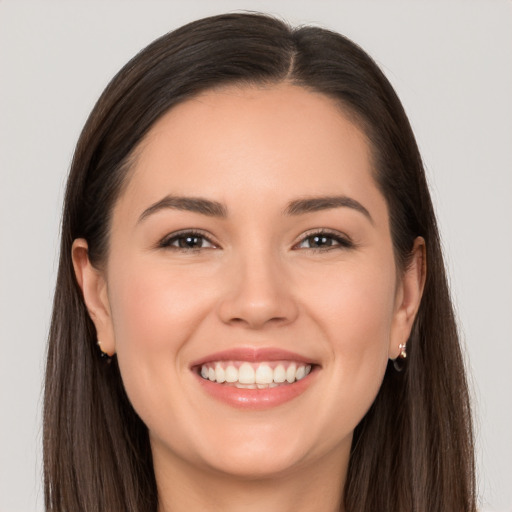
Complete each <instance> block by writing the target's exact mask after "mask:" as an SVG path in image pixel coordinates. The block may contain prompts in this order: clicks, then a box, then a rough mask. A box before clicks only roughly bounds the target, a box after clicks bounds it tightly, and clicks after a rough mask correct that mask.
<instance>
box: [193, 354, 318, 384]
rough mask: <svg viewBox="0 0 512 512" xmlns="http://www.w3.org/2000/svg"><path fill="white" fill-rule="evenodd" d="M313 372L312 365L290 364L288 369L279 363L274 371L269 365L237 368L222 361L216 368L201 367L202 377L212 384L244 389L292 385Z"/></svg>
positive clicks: (235, 365)
mask: <svg viewBox="0 0 512 512" xmlns="http://www.w3.org/2000/svg"><path fill="white" fill-rule="evenodd" d="M310 372H311V365H299V366H297V364H296V363H290V364H289V365H288V367H287V368H285V364H283V363H279V364H278V365H277V366H276V367H275V368H274V369H272V367H271V365H270V364H269V363H260V364H257V363H248V362H243V363H241V364H240V366H239V367H238V368H237V363H230V364H228V365H227V366H225V365H223V364H222V362H221V361H219V362H217V363H216V364H215V366H213V365H208V364H204V365H202V366H201V370H200V373H201V377H203V379H207V380H210V381H212V382H218V383H219V384H222V383H223V382H226V383H228V384H234V385H235V386H236V387H239V388H244V389H267V388H272V387H276V386H278V385H280V384H285V383H288V384H292V383H293V382H296V381H299V380H301V379H303V378H304V377H306V375H308V374H309V373H310Z"/></svg>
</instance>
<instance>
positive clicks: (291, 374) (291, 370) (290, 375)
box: [286, 363, 297, 384]
mask: <svg viewBox="0 0 512 512" xmlns="http://www.w3.org/2000/svg"><path fill="white" fill-rule="evenodd" d="M296 371H297V367H296V366H295V363H292V364H291V365H290V366H288V369H287V370H286V380H287V381H288V382H289V383H290V384H291V383H292V382H294V381H295V373H296Z"/></svg>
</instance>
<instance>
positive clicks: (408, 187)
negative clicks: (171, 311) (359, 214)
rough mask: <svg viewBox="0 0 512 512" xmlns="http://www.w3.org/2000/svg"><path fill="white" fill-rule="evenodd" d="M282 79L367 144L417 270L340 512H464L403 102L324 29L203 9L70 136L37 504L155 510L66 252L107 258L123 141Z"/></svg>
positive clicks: (447, 322) (444, 328)
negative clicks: (398, 348) (85, 248)
mask: <svg viewBox="0 0 512 512" xmlns="http://www.w3.org/2000/svg"><path fill="white" fill-rule="evenodd" d="M283 81H287V82H289V83H293V84H296V85H299V86H302V87H305V88H307V89H309V90H314V91H317V92H321V93H324V94H326V95H328V96H330V97H332V98H335V99H336V100H337V101H338V102H339V103H340V104H341V105H342V106H343V108H344V110H345V111H347V112H349V113H351V114H352V116H353V118H354V119H356V120H357V122H358V123H360V125H361V126H362V127H363V129H364V131H365V133H366V135H367V136H368V138H369V140H370V141H371V146H372V151H373V157H374V167H375V179H376V182H377V184H378V186H379V187H380V190H381V191H382V193H383V195H384V196H385V198H386V200H387V203H388V207H389V212H390V224H391V231H392V238H393V243H394V248H395V254H396V261H397V266H398V267H399V269H402V270H403V269H404V268H405V266H406V265H407V262H408V256H409V254H410V251H411V248H412V245H413V242H414V240H415V238H416V237H417V236H422V237H423V238H424V239H425V241H426V259H427V262H428V273H427V279H426V284H425V290H424V294H423V299H422V301H421V305H420V309H419V312H418V315H417V318H416V322H415V325H414V328H413V332H412V335H411V339H410V340H409V343H408V351H409V355H408V358H407V364H406V366H405V368H404V370H403V371H402V372H400V373H398V372H396V371H395V370H394V368H393V367H392V365H391V364H390V365H389V367H388V368H387V371H386V374H385V377H384V381H383V384H382V387H381V389H380V392H379V394H378V396H377V398H376V400H375V402H374V404H373V405H372V407H371V408H370V410H369V411H368V413H367V414H366V415H365V417H364V418H363V420H362V421H361V422H360V424H359V425H358V426H357V428H356V430H355V433H354V438H353V446H352V453H351V458H350V462H349V470H348V477H347V482H346V486H345V489H344V502H345V506H346V510H347V512H369V511H374V512H406V511H407V512H412V511H416V512H427V511H428V512H436V511H437V512H446V511H450V512H459V511H460V512H462V511H467V512H474V511H475V509H476V507H475V477H474V462H473V444H472V427H471V415H470V406H469V399H468V389H467V384H466V379H465V372H464V364H463V358H462V354H461V350H460V346H459V341H458V336H457V329H456V324H455V320H454V314H453V308H452V304H451V301H450V295H449V289H448V286H447V280H446V276H445V270H444V264H443V259H442V254H441V247H440V241H439V235H438V229H437V226H436V220H435V216H434V211H433V207H432V203H431V199H430V195H429V192H428V187H427V183H426V179H425V175H424V170H423V165H422V161H421V157H420V154H419V152H418V148H417V145H416V142H415V138H414V135H413V133H412V130H411V127H410V125H409V122H408V120H407V117H406V115H405V113H404V110H403V108H402V105H401V103H400V101H399V99H398V98H397V96H396V94H395V92H394V91H393V89H392V87H391V85H390V84H389V82H388V81H387V79H386V78H385V77H384V75H383V73H382V72H381V71H380V70H379V68H378V67H377V65H376V64H375V63H374V62H373V61H372V59H371V58H370V57H369V56H368V55H367V54H366V53H365V52H364V51H363V50H361V49H360V48H359V47H358V46H357V45H355V44H354V43H353V42H351V41H349V40H348V39H346V38H345V37H343V36H341V35H339V34H336V33H334V32H330V31H328V30H325V29H321V28H315V27H299V28H296V29H292V28H290V27H289V26H287V25H286V24H285V23H283V22H281V21H279V20H276V19H274V18H271V17H268V16H263V15H259V14H249V13H244V14H227V15H220V16H215V17H211V18H206V19H202V20H199V21H196V22H193V23H190V24H188V25H186V26H184V27H181V28H179V29H178V30H175V31H174V32H171V33H169V34H167V35H165V36H163V37H161V38H160V39H157V40H156V41H155V42H153V43H152V44H150V45H149V46H148V47H147V48H145V49H144V50H143V51H141V52H140V53H139V54H138V55H137V56H135V57H134V58H133V59H132V60H131V61H130V62H129V63H128V64H127V65H126V66H124V68H123V69H122V70H121V71H120V72H119V73H118V74H117V75H116V76H115V77H114V79H113V80H112V81H111V83H110V84H109V85H108V87H107V88H106V90H105V92H104V93H103V95H102V96H101V98H100V99H99V101H98V102H97V104H96V106H95V107H94V109H93V111H92V113H91V115H90V117H89V119H88V121H87V123H86V125H85V127H84V129H83V132H82V134H81V136H80V139H79V141H78V144H77V147H76V151H75V155H74V158H73V162H72V166H71V171H70V175H69V180H68V184H67V190H66V196H65V204H64V213H63V222H62V243H61V252H60V265H59V271H58V277H57V285H56V291H55V298H54V308H53V317H52V323H51V329H50V335H49V348H48V362H47V369H46V384H45V399H44V474H45V500H46V501H45V502H46V509H47V510H48V511H52V512H63V511H67V512H69V511H73V512H78V511H87V512H92V511H127V512H128V511H129V512H144V511H152V512H155V511H156V509H157V505H158V496H157V490H156V484H155V477H154V473H153V466H152V458H151V450H150V445H149V438H148V433H147V429H146V427H145V425H144V424H143V423H142V421H141V420H140V418H139V417H138V416H137V414H136V413H135V411H134V410H133V408H132V406H131V405H130V402H129V401H128V398H127V396H126V394H125V391H124V388H123V384H122V381H121V377H120V373H119V368H118V365H117V362H116V359H115V357H114V358H113V360H112V362H111V364H105V362H104V361H102V360H101V359H100V358H99V354H98V350H97V347H96V336H95V328H94V325H93V323H92V321H91V319H90V318H89V316H88V313H87V310H86V307H85V305H84V302H83V298H82V294H81V291H80V288H79V286H78V284H77V282H76V279H75V275H74V272H73V265H72V260H71V246H72V243H73V240H74V239H76V238H85V239H86V240H87V242H88V245H89V257H90V259H91V261H92V262H93V264H95V265H98V266H99V265H101V263H102V262H103V261H104V260H105V258H106V257H107V253H108V234H109V224H110V218H111V214H112V208H113V205H114V203H115V201H116V199H117V197H118V196H119V194H120V193H121V190H122V185H123V182H124V181H125V177H126V173H127V171H128V169H129V168H130V158H131V156H132V155H133V152H134V149H135V148H136V147H137V145H138V143H139V142H140V141H141V140H142V138H143V137H144V135H145V134H146V133H147V132H148V130H149V129H150V128H151V127H152V125H153V124H154V123H155V121H156V120H157V119H159V117H160V116H162V115H163V114H164V113H165V112H167V111H168V110H169V109H170V108H172V107H173V106H174V105H176V104H178V103H180V102H183V101H184V100H186V99H187V98H190V97H192V96H194V95H196V94H198V93H200V92H202V91H205V90H207V89H211V88H213V87H218V86H222V85H225V84H242V85H243V84H275V83H279V82H283Z"/></svg>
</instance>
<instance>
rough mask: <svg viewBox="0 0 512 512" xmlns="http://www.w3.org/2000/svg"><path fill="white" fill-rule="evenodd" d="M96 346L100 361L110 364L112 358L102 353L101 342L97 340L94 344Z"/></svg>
mask: <svg viewBox="0 0 512 512" xmlns="http://www.w3.org/2000/svg"><path fill="white" fill-rule="evenodd" d="M96 344H97V345H98V348H99V349H100V357H101V359H103V361H105V362H106V363H110V361H112V356H111V355H109V354H107V353H106V352H104V351H103V349H102V348H101V341H100V340H98V341H97V342H96Z"/></svg>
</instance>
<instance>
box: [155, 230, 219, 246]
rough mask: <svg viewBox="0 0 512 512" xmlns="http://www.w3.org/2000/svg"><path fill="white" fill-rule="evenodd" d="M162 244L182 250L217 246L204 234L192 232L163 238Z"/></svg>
mask: <svg viewBox="0 0 512 512" xmlns="http://www.w3.org/2000/svg"><path fill="white" fill-rule="evenodd" d="M160 246H161V247H167V248H170V249H181V250H198V249H210V248H214V247H215V245H214V244H213V243H212V242H210V240H208V238H206V237H205V236H204V235H202V234H200V233H191V232H182V233H178V234H174V235H172V236H170V237H168V238H166V239H165V240H163V241H162V242H161V244H160Z"/></svg>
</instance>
